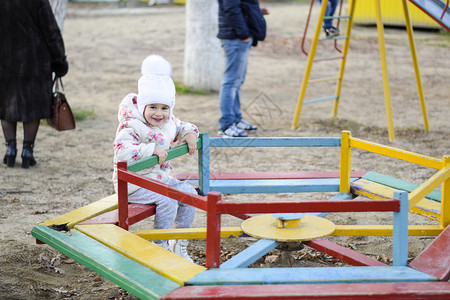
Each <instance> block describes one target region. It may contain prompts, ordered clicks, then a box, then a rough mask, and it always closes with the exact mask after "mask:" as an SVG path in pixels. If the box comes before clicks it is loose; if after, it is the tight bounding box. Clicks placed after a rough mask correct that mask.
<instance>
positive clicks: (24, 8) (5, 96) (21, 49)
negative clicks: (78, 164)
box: [0, 0, 68, 122]
mask: <svg viewBox="0 0 450 300" xmlns="http://www.w3.org/2000/svg"><path fill="white" fill-rule="evenodd" d="M67 70H68V64H67V60H66V55H65V50H64V42H63V38H62V36H61V32H60V30H59V28H58V25H57V23H56V20H55V17H54V15H53V12H52V10H51V7H50V4H49V2H48V0H1V1H0V119H2V120H7V121H10V122H17V121H22V122H28V121H36V120H40V119H44V118H48V117H50V115H51V104H52V100H51V98H52V97H51V95H52V72H55V74H56V75H57V76H64V75H65V74H66V73H67Z"/></svg>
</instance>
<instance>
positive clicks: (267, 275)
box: [187, 266, 437, 285]
mask: <svg viewBox="0 0 450 300" xmlns="http://www.w3.org/2000/svg"><path fill="white" fill-rule="evenodd" d="M407 281H437V278H436V277H433V276H430V275H428V274H425V273H423V272H420V271H417V270H414V269H412V268H408V267H390V266H389V267H345V268H334V267H324V268H269V269H261V268H245V269H209V270H206V271H204V272H202V273H200V274H198V275H196V276H195V277H193V278H192V279H190V280H189V281H188V282H187V284H188V285H250V284H301V283H308V284H311V283H314V284H317V283H358V282H407Z"/></svg>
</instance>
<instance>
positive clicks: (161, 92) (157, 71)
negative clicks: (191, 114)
mask: <svg viewBox="0 0 450 300" xmlns="http://www.w3.org/2000/svg"><path fill="white" fill-rule="evenodd" d="M141 72H142V76H141V78H139V81H138V96H137V106H138V110H139V112H140V113H141V114H142V115H144V110H145V107H146V106H147V105H148V104H157V103H160V104H165V105H167V106H169V108H170V115H171V116H172V113H173V108H174V106H175V93H176V92H175V84H174V83H173V81H172V78H171V76H172V67H171V66H170V63H169V62H168V61H167V60H165V59H164V58H163V57H161V56H159V55H150V56H147V57H146V58H145V59H144V61H143V62H142V68H141Z"/></svg>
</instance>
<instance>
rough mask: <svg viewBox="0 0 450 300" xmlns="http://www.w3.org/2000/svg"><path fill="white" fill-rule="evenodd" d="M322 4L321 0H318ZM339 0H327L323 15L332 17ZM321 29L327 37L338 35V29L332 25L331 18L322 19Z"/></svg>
mask: <svg viewBox="0 0 450 300" xmlns="http://www.w3.org/2000/svg"><path fill="white" fill-rule="evenodd" d="M318 1H319V3H320V4H322V0H318ZM338 4H339V0H328V3H327V9H326V11H325V17H332V16H334V13H335V12H336V8H337V6H338ZM323 31H325V35H326V36H327V37H334V36H338V35H339V29H338V28H336V27H334V26H333V19H325V20H323Z"/></svg>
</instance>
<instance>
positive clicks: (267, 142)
mask: <svg viewBox="0 0 450 300" xmlns="http://www.w3.org/2000/svg"><path fill="white" fill-rule="evenodd" d="M209 146H210V147H340V146H341V138H340V137H339V138H329V137H292V138H289V137H279V138H277V137H275V138H273V137H270V138H267V137H260V138H259V137H258V138H248V137H247V138H232V139H230V138H217V137H212V138H210V139H209Z"/></svg>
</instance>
